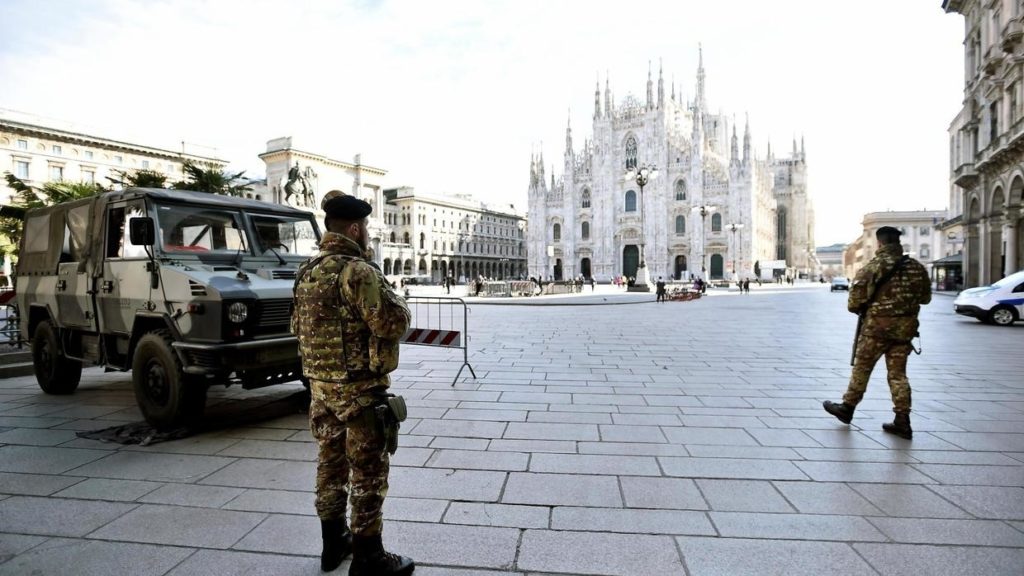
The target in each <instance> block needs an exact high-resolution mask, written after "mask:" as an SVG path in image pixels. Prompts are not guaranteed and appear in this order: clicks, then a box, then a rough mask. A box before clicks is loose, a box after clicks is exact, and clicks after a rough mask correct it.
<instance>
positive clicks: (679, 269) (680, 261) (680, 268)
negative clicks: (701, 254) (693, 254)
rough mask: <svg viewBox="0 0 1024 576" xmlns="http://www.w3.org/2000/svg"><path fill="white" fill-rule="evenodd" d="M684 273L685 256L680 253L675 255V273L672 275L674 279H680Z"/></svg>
mask: <svg viewBox="0 0 1024 576" xmlns="http://www.w3.org/2000/svg"><path fill="white" fill-rule="evenodd" d="M685 273H686V256H683V255H682V254H680V255H678V256H676V271H675V274H674V275H673V276H672V277H673V278H675V279H676V280H682V279H683V274H685Z"/></svg>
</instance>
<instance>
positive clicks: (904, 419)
mask: <svg viewBox="0 0 1024 576" xmlns="http://www.w3.org/2000/svg"><path fill="white" fill-rule="evenodd" d="M882 430H885V431H886V432H888V433H889V434H895V435H897V436H899V437H900V438H906V439H907V440H910V439H912V438H913V437H914V431H913V430H911V429H910V414H907V413H906V412H897V413H896V417H895V418H893V421H892V423H891V424H882Z"/></svg>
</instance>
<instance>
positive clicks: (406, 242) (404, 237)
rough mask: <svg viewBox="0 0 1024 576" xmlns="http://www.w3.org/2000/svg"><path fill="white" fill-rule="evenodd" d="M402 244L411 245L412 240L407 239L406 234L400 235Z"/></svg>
mask: <svg viewBox="0 0 1024 576" xmlns="http://www.w3.org/2000/svg"><path fill="white" fill-rule="evenodd" d="M402 244H412V239H411V238H409V233H408V232H406V233H405V234H403V235H402Z"/></svg>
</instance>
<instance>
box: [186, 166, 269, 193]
mask: <svg viewBox="0 0 1024 576" xmlns="http://www.w3.org/2000/svg"><path fill="white" fill-rule="evenodd" d="M182 170H183V171H184V172H185V180H182V181H180V182H175V183H174V185H173V186H172V187H173V188H175V189H177V190H195V191H197V192H209V193H211V194H223V195H225V196H241V195H243V194H244V193H245V192H248V191H249V190H252V187H251V186H249V185H248V182H246V181H245V180H244V179H243V178H242V176H244V175H245V170H243V171H241V172H236V173H234V174H232V173H230V172H222V171H221V170H220V169H219V168H215V167H212V166H211V167H208V168H204V167H202V166H200V165H198V164H193V163H192V162H189V161H187V160H186V161H185V164H184V166H182Z"/></svg>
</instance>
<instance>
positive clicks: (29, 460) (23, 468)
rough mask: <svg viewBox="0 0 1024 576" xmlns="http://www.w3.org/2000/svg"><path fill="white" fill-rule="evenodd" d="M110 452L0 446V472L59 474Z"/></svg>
mask: <svg viewBox="0 0 1024 576" xmlns="http://www.w3.org/2000/svg"><path fill="white" fill-rule="evenodd" d="M109 454H110V452H106V451H103V450H82V449H78V448H51V447H43V446H0V472H25V473H30V474H32V473H36V474H61V473H64V472H67V471H68V470H71V469H74V468H77V467H79V466H81V465H83V464H86V463H88V462H93V461H95V460H99V459H100V458H103V457H104V456H107V455H109Z"/></svg>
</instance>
